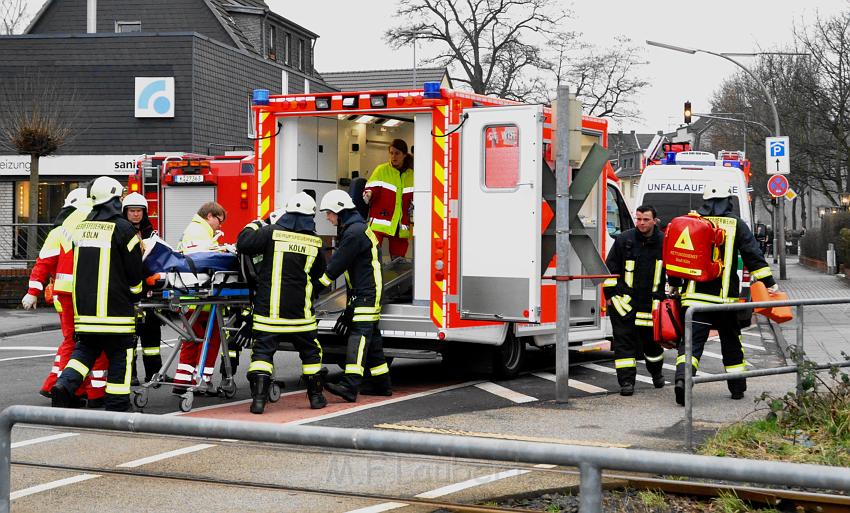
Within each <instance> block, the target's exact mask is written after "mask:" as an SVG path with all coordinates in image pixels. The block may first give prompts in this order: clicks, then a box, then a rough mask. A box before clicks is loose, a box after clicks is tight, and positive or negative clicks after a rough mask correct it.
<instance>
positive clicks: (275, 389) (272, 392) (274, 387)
mask: <svg viewBox="0 0 850 513" xmlns="http://www.w3.org/2000/svg"><path fill="white" fill-rule="evenodd" d="M279 400H280V385H278V384H277V381H272V384H271V386H270V387H269V401H271V402H273V403H276V402H278V401H279Z"/></svg>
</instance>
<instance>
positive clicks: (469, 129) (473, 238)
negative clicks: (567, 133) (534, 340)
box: [458, 105, 543, 323]
mask: <svg viewBox="0 0 850 513" xmlns="http://www.w3.org/2000/svg"><path fill="white" fill-rule="evenodd" d="M464 112H465V113H467V114H468V115H469V117H468V118H467V119H466V121H465V122H464V123H463V128H462V132H461V137H460V139H461V148H460V154H461V156H460V161H461V166H460V193H459V195H458V197H459V202H458V203H459V213H458V218H459V219H458V220H459V223H458V224H459V227H460V245H459V249H460V279H459V284H460V287H459V291H458V292H459V298H458V300H459V305H460V316H461V318H464V319H481V320H491V321H492V320H497V321H519V322H529V323H537V322H540V280H541V276H540V265H541V263H540V262H541V240H540V230H541V203H542V190H543V188H542V185H541V174H542V166H541V162H540V161H541V159H542V154H543V152H542V149H543V107H542V106H540V105H522V106H510V107H484V108H472V109H467V110H465V111H464Z"/></svg>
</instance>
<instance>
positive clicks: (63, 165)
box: [0, 155, 139, 177]
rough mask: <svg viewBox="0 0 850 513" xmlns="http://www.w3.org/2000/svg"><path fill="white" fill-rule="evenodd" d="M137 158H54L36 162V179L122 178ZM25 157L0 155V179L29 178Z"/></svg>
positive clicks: (100, 156)
mask: <svg viewBox="0 0 850 513" xmlns="http://www.w3.org/2000/svg"><path fill="white" fill-rule="evenodd" d="M138 158H139V156H138V155H55V156H50V157H41V158H40V159H39V161H38V174H39V175H40V176H101V175H107V176H109V175H126V174H129V173H132V172H133V171H134V170H135V169H136V160H137V159H138ZM29 174H30V157H29V155H0V177H3V176H29Z"/></svg>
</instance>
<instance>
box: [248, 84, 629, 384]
mask: <svg viewBox="0 0 850 513" xmlns="http://www.w3.org/2000/svg"><path fill="white" fill-rule="evenodd" d="M252 103H253V110H254V115H255V122H256V147H255V155H256V157H255V159H256V161H255V167H256V178H257V184H256V189H251V190H256V194H257V196H256V205H257V212H256V214H257V216H258V217H260V218H266V217H268V216H269V214H270V212H272V211H274V210H275V209H279V208H281V207H282V206H283V205H284V202H285V201H286V199H287V198H289V197H291V196H292V195H294V194H296V193H298V192H302V191H304V192H307V193H308V194H310V195H311V196H314V197H315V198H316V199H317V202H318V200H320V199H321V197H322V195H323V194H325V193H326V192H328V191H330V190H333V189H337V188H339V189H343V190H347V188H348V186H349V184H350V183H351V181H352V180H353V179H356V178H368V176H369V174H370V172H371V171H372V170H373V169H374V168H375V167H376V166H377V165H378V164H380V163H383V162H385V161H386V160H387V158H388V147H389V143H390V142H391V141H392V140H393V139H396V138H399V139H403V140H405V141H406V142H407V144H408V146H409V147H410V148H411V153H413V155H414V187H413V189H414V190H413V195H414V199H413V205H414V214H413V217H414V219H413V240H412V243H411V245H410V250H409V252H408V255H407V258H406V259H403V260H396V261H393V262H388V261H387V260H389V257H388V256H385V257H384V258H385V263H384V269H383V274H384V299H383V303H384V304H383V310H382V314H381V323H380V329H381V333H382V335H383V338H384V346H385V353H386V354H387V356H388V357H390V358H393V357H406V358H435V357H437V356H439V355H443V356H444V357H446V358H448V359H451V358H454V357H456V358H457V359H459V360H461V361H465V362H467V363H468V364H474V363H476V362H479V363H480V362H487V363H488V364H489V365H491V367H490V370H491V371H493V372H495V373H496V374H498V375H501V376H505V377H510V376H513V375H515V374H516V373H517V371H518V370H519V368H520V366H521V365H522V361H523V359H524V357H525V353H526V346H527V345H531V346H538V347H547V346H548V347H551V346H553V344H554V342H555V328H556V327H555V320H556V315H557V311H556V304H555V289H556V284H555V283H556V282H555V280H553V279H551V278H552V277H553V276H554V274H555V258H554V253H555V251H554V234H555V231H554V228H555V222H554V208H555V203H554V200H555V195H554V194H555V190H554V186H555V181H556V179H555V174H554V171H553V169H554V156H555V152H554V150H555V148H554V140H555V138H554V124H553V121H552V112H551V111H550V109H548V108H545V107H543V106H542V105H526V104H520V103H517V102H512V101H508V100H502V99H497V98H492V97H488V96H483V95H477V94H472V93H468V92H462V91H455V90H449V89H441V88H440V86H439V84H438V83H427V84H425V86H424V87H423V88H422V89H418V88H412V89H403V90H372V91H361V92H335V93H315V94H314V93H308V94H289V95H281V96H275V95H269V93H268V91H265V90H258V91H255V92H254V96H253V102H252ZM607 128H608V127H607V121H606V120H605V119H600V118H593V117H587V116H584V117H581V123H580V127H578V126H577V127H576V128H575V129H574V131H573V133H572V134H571V141H572V142H571V146H572V148H573V149H576V150H579V151H576V155H575V156H574V157H571V159H572V160H574V169H573V177H572V183H573V185H574V186H575V188H574V189H571V209H570V210H571V216H572V222H571V226H570V229H571V243H572V251H571V252H570V259H571V261H570V269H571V271H572V274H575V275H590V274H604V273H606V272H607V270H606V269H605V266H604V261H603V259H602V256H603V255H605V254H606V251H607V248H609V247H610V246H611V244H612V238H611V237H612V235H616V234H617V233H618V232H619V231H622V230H625V229H628V228H631V227H632V226H633V221H632V218H631V214H630V212H629V211H628V208H627V207H626V203H625V201H624V200H623V196H622V194H621V192H620V188H619V181H618V179H617V178H616V176H615V175H614V171H613V169H612V168H611V166H610V165H609V164H608V162H607V156H606V153H607V152H606V151H605V150H603V149H602V148H604V147H607V143H608V141H607ZM582 164H586V165H583V166H581V165H582ZM580 166H581V167H580ZM317 229H318V232H319V235H320V236H321V237H322V238H323V239H324V240H325V243H326V245H327V246H333V245H334V243H335V237H336V234H337V232H336V228H335V227H333V226H331V225H330V224H329V223H328V222H327V221H326V220H325V219H324V218H323V216H321V215H319V216H317ZM384 254H385V255H386V248H384ZM336 285H337V288H336V289H335V290H333V291H331V292H330V293H327V294H325V295H324V296H322V297H321V298H319V299H318V300H317V302H316V309H317V316H318V318H319V335H320V338H321V340H322V345H323V349H324V354H325V360H326V361H329V362H331V363H334V361H335V359H337V360H340V359H341V358H343V357H344V356H343V355H344V344H345V341H344V340H341V339H339V338H338V337H336V336H335V335H334V333H333V330H332V328H333V326H334V323H335V321H336V319H337V317H338V316H339V315H340V313H341V312H342V311H343V309H344V307H345V300H346V297H345V286H344V283H343V282H342V281H341V280H340V283H337V284H336ZM561 306H562V307H564V306H566V305H561ZM568 307H569V308H570V319H571V323H570V324H571V325H570V330H569V340H570V343H571V344H573V345H574V346H575V347H577V348H578V347H584V348H588V349H589V348H596V347H599V345H600V341H604V339H605V338H606V337H610V336H611V327H610V322H609V321H608V320H607V318H606V317H605V315H604V299H603V297H602V294H601V290H600V286H599V284H598V282H597V283H594V281H591V280H589V279H588V280H582V279H577V280H574V281H570V303H569V305H568ZM283 349H288V347H283Z"/></svg>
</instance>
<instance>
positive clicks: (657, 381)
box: [652, 372, 664, 388]
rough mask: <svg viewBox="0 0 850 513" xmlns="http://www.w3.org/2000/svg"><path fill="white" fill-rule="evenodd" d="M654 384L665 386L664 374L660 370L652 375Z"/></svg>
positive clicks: (655, 385)
mask: <svg viewBox="0 0 850 513" xmlns="http://www.w3.org/2000/svg"><path fill="white" fill-rule="evenodd" d="M652 386H654V387H655V388H664V376H663V375H662V374H661V373H660V372H659V373H658V374H657V375H655V376H652Z"/></svg>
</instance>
